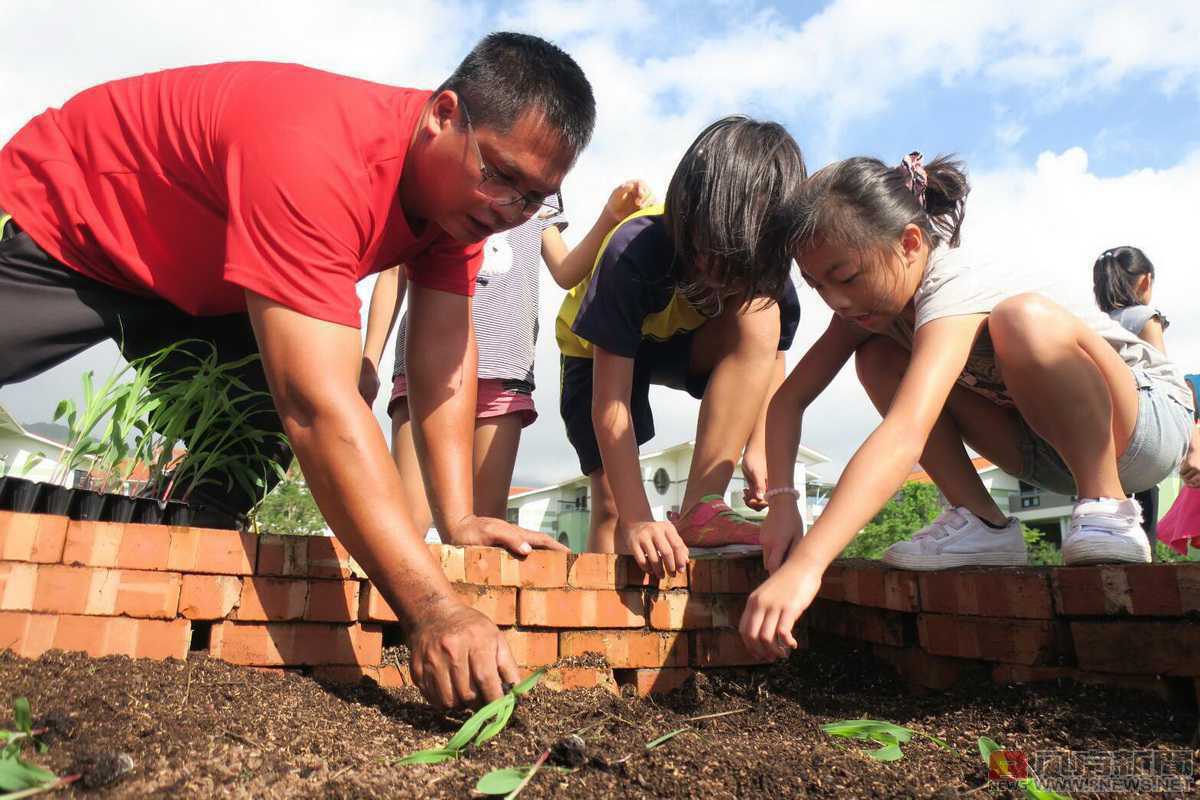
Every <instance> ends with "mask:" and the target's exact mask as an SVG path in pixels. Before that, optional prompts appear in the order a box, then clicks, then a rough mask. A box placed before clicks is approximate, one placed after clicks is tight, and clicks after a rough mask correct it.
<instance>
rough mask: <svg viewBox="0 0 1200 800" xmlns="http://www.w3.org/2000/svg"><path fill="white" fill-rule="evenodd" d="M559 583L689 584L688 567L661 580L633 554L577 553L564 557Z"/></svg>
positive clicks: (616, 585) (578, 585) (617, 585)
mask: <svg viewBox="0 0 1200 800" xmlns="http://www.w3.org/2000/svg"><path fill="white" fill-rule="evenodd" d="M689 563H690V562H689ZM558 585H559V586H562V585H566V586H571V587H574V588H577V589H624V588H626V587H629V586H655V587H657V588H659V589H684V588H687V585H688V570H687V569H686V568H685V569H681V570H679V572H677V573H676V574H675V575H674V576H671V575H668V576H666V577H664V578H662V579H661V580H660V579H658V578H655V577H654V576H653V575H650V574H648V573H646V572H644V571H643V570H642V568H641V567H639V566H638V565H637V562H636V561H634V560H633V556H619V555H616V554H615V553H576V554H572V555H569V556H568V557H567V579H566V581H565V582H564V583H560V584H558Z"/></svg>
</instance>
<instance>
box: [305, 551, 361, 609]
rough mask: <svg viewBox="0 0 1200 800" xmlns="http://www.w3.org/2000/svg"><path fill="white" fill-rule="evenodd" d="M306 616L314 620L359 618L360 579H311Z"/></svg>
mask: <svg viewBox="0 0 1200 800" xmlns="http://www.w3.org/2000/svg"><path fill="white" fill-rule="evenodd" d="M309 563H310V565H311V563H312V562H309ZM304 618H305V619H306V620H310V621H312V622H354V620H355V619H357V618H358V581H356V580H349V581H321V580H311V581H309V582H308V605H306V606H305V608H304Z"/></svg>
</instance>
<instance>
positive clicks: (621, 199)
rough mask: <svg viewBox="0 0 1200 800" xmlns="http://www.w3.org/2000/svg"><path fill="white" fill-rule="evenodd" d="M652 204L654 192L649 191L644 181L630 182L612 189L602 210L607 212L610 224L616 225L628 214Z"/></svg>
mask: <svg viewBox="0 0 1200 800" xmlns="http://www.w3.org/2000/svg"><path fill="white" fill-rule="evenodd" d="M653 204H654V192H652V191H650V187H649V186H647V185H646V183H645V181H640V180H632V181H625V182H624V183H622V184H621V185H620V186H618V187H617V188H615V189H613V191H612V194H610V195H609V196H608V203H607V204H605V206H604V210H605V211H606V212H608V215H609V218H610V219H611V220H612V224H613V225H616V224H617V223H619V222H620V221H621V220H623V219H625V218H626V217H628V216H629V215H630V214H633V213H634V212H636V211H641V210H642V209H643V208H645V207H646V206H650V205H653Z"/></svg>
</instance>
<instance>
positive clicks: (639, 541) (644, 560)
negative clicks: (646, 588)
mask: <svg viewBox="0 0 1200 800" xmlns="http://www.w3.org/2000/svg"><path fill="white" fill-rule="evenodd" d="M617 538H618V540H619V541H618V542H617V552H618V553H631V554H632V555H633V560H634V561H636V562H637V565H638V566H639V567H641V568H642V571H643V572H647V573H649V574H651V575H656V576H658V577H659V578H663V577H666V576H667V575H674V574H676V572H678V571H679V570H681V569H687V561H688V549H687V545H686V544H684V543H683V539H681V538H679V532H678V531H677V530H675V526H674V525H672V524H671V523H670V522H659V521H657V520H648V521H646V522H631V523H629V524H626V523H625V522H624V521H619V522H618V523H617Z"/></svg>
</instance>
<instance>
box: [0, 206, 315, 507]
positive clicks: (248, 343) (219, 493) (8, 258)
mask: <svg viewBox="0 0 1200 800" xmlns="http://www.w3.org/2000/svg"><path fill="white" fill-rule="evenodd" d="M105 339H112V340H113V341H115V342H116V343H117V347H118V348H119V349H120V351H121V354H122V355H123V356H124V357H125V358H126V359H128V360H132V359H135V358H138V357H140V356H145V355H149V354H150V353H153V352H156V351H158V350H161V349H162V348H164V347H166V346H167V345H170V344H175V343H179V342H184V341H185V340H199V342H198V344H197V345H192V344H188V343H185V344H183V345H181V346H180V347H179V349H178V350H176V351H175V353H173V354H172V355H171V356H169V357H167V358H166V359H165V360H164V361H163V362H162V364H161V365H160V366H159V368H158V370H157V372H156V375H157V374H162V375H169V374H170V373H171V371H172V370H175V369H177V368H179V367H182V366H184V365H185V364H194V363H195V361H194V359H195V355H200V356H203V355H205V354H206V353H211V352H212V349H209V348H210V347H211V348H215V350H216V352H217V355H218V358H219V359H220V360H221V361H222V362H231V361H240V360H242V359H244V358H245V357H246V356H249V355H251V354H255V353H257V352H258V343H257V340H256V339H255V337H254V330H253V328H252V327H251V325H250V316H249V314H244V313H243V314H229V315H225V316H219V317H194V316H191V315H190V314H187V313H185V312H184V311H182V310H180V309H179V308H176V307H175V306H173V305H171V304H170V303H168V302H167V301H165V300H162V299H161V298H157V297H143V296H139V295H134V294H130V293H128V292H124V291H121V290H120V289H116V288H113V287H112V286H108V285H107V284H104V283H100V282H99V281H95V280H92V279H91V278H88V277H86V276H84V275H81V274H80V273H78V272H76V271H75V270H73V269H71V268H70V267H68V266H66V265H65V264H62V263H60V262H59V261H57V260H55V259H54V258H53V257H52V256H51V255H49V254H48V253H47V252H46V251H45V250H43V249H42V248H41V247H39V246H38V244H37V243H36V242H35V241H33V239H32V238H31V237H30V236H29V235H28V234H27V233H25V232H24V231H22V230H21V229H20V227H19V225H18V224H17V223H15V222H12V221H10V222H8V223H7V224H3V225H0V388H2V387H4V386H5V385H6V384H11V383H19V382H21V381H24V380H28V379H29V378H32V377H34V376H35V375H38V374H40V373H42V372H45V371H46V370H48V369H50V368H51V367H53V366H55V365H57V364H60V363H62V362H63V361H66V360H67V359H69V358H71V357H72V356H74V355H76V354H78V353H81V352H83V351H84V350H86V349H88V348H89V347H91V346H93V345H95V344H98V343H100V342H102V341H104V340H105ZM197 348H198V349H197ZM189 352H191V353H194V354H195V355H188V353H189ZM236 374H237V377H238V378H239V379H240V380H241V381H242V384H243V386H244V387H245V389H241V390H239V389H232V390H231V391H250V392H266V391H268V386H267V378H266V375H265V374H264V373H263V369H262V362H261V361H259V360H254V361H251V362H250V363H248V364H246V365H244V366H243V367H241V368H240V369H238V370H237V371H236ZM152 380H153V377H152ZM254 402H255V403H256V404H257V406H258V408H257V409H256V411H255V412H254V413H253V414H252V416H251V417H250V419H249V420H248V422H249V423H250V424H252V425H254V427H256V428H258V429H259V430H262V431H264V432H268V433H282V432H283V425H282V423H281V421H280V419H279V415H278V414H276V412H275V408H274V405H273V403H272V402H271V401H270V400H269V399H265V398H264V399H261V400H256V401H254ZM51 408H53V401H49V400H48V401H47V411H49V409H51ZM185 441H186V440H185ZM246 447H247V449H250V448H255V449H257V447H256V446H255V445H250V444H247V445H246ZM258 452H259V453H260V454H261V455H264V456H266V457H267V458H269V459H270V460H271V461H274V462H275V463H277V464H279V465H280V466H283V467H287V465H288V464H290V463H291V460H292V453H291V450H290V449H288V447H287V446H286V445H284V444H282V443H279V442H278V441H277V440H276V439H274V438H272V439H271V443H270V444H266V445H263V446H262V447H261V449H260V450H258ZM247 455H249V452H247ZM216 472H218V473H219V472H220V471H219V470H217V471H216ZM215 477H216V479H217V482H216V483H215V484H214V485H212V486H206V487H201V488H199V489H197V490H196V492H195V493H194V494H193V495H192V497H193V498H195V500H194V501H193V505H194V506H200V505H203V506H205V507H208V508H215V509H217V510H219V511H221V512H224V513H226V514H229V515H237V514H240V513H243V512H245V511H248V510H249V509H250V507H251V506H252V505H253V504H254V503H255V502H256V501H257V498H256V497H253V496H252V495H251V494H250V493H249V492H248V491H246V490H244V489H242V488H240V487H239V485H238V484H237V483H236V482H233V481H231V480H225V479H223V477H222V476H221V475H215ZM275 481H276V476H275V474H274V473H273V472H270V473H268V477H267V483H268V486H270V485H273V484H274V483H275ZM231 484H232V485H231ZM227 487H228V488H227Z"/></svg>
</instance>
